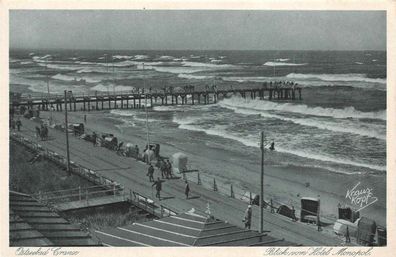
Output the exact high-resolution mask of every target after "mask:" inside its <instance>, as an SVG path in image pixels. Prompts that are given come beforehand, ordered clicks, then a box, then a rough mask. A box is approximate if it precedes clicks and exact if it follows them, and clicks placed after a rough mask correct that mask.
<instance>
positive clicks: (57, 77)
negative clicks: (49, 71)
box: [51, 73, 101, 83]
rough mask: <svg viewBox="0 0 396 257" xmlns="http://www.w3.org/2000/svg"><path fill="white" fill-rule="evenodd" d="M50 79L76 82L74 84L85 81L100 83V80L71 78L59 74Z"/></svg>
mask: <svg viewBox="0 0 396 257" xmlns="http://www.w3.org/2000/svg"><path fill="white" fill-rule="evenodd" d="M51 78H53V79H57V80H62V81H76V82H79V81H85V82H88V83H98V82H100V81H101V80H98V79H93V78H90V77H72V76H68V75H63V74H59V73H58V74H56V75H54V76H52V77H51Z"/></svg>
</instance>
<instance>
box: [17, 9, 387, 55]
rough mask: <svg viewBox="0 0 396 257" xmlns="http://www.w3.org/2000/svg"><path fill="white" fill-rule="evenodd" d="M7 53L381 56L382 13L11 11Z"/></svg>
mask: <svg viewBox="0 0 396 257" xmlns="http://www.w3.org/2000/svg"><path fill="white" fill-rule="evenodd" d="M10 47H11V48H29V49H30V48H64V49H114V50H121V49H132V50H143V49H144V50H155V49H159V50H176V49H196V50H209V49H211V50H212V49H213V50H385V49H386V13H385V12H383V11H369V12H367V11H365V12H363V11H353V12H350V11H209V10H207V11H204V10H194V11H193V10H189V11H169V10H168V11H165V10H156V11H153V10H124V11H115V10H107V11H103V10H91V11H81V10H68V11H63V10H62V11H56V10H45V11H43V10H13V11H10Z"/></svg>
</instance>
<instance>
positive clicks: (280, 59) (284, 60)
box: [275, 58, 290, 62]
mask: <svg viewBox="0 0 396 257" xmlns="http://www.w3.org/2000/svg"><path fill="white" fill-rule="evenodd" d="M275 61H277V62H287V61H290V59H288V58H279V59H275Z"/></svg>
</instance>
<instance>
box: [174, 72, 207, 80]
mask: <svg viewBox="0 0 396 257" xmlns="http://www.w3.org/2000/svg"><path fill="white" fill-rule="evenodd" d="M178 77H179V78H183V79H211V78H213V76H203V75H202V76H200V75H191V74H184V73H181V74H179V75H178Z"/></svg>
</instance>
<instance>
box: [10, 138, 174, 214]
mask: <svg viewBox="0 0 396 257" xmlns="http://www.w3.org/2000/svg"><path fill="white" fill-rule="evenodd" d="M10 138H11V140H13V141H15V142H17V143H20V144H21V145H24V146H25V147H27V148H28V149H30V150H31V151H33V152H35V153H37V154H40V155H42V156H43V157H44V158H46V159H48V160H50V161H54V162H55V163H56V164H58V165H61V166H63V167H66V165H67V161H66V157H64V156H62V155H59V154H57V153H55V152H53V151H51V150H49V149H46V148H44V147H43V146H42V145H40V144H38V143H35V142H33V141H32V140H29V139H28V138H25V137H23V136H21V135H19V134H17V133H15V132H13V133H11V134H10ZM72 164H73V165H72V167H71V172H72V173H74V174H76V175H79V176H81V177H84V178H86V179H87V180H89V181H91V182H93V183H94V184H95V185H96V186H93V187H91V188H86V189H87V190H88V189H95V188H104V190H97V191H94V192H90V193H88V191H87V190H86V191H85V195H84V193H83V192H78V193H77V192H76V193H73V191H74V190H77V188H74V189H67V190H65V191H63V190H59V191H52V192H48V194H42V193H40V192H39V193H38V194H36V197H37V199H39V200H42V201H44V202H46V201H47V202H48V204H49V205H50V206H52V204H51V203H50V202H51V200H57V201H59V200H66V201H67V200H68V199H70V197H78V199H80V197H81V199H83V198H84V197H85V199H89V198H90V197H92V196H93V195H96V194H98V195H103V194H104V193H113V195H116V194H122V195H124V197H125V199H126V200H127V201H129V202H130V203H131V204H133V205H135V206H137V207H139V208H142V209H144V210H145V211H147V212H149V213H151V214H152V215H154V216H157V217H164V216H171V215H176V214H177V213H178V211H176V210H173V209H172V208H170V207H168V206H166V205H165V204H159V203H156V202H155V201H154V200H152V199H151V198H150V197H147V196H144V195H143V194H140V193H138V192H135V191H133V190H132V189H130V188H126V187H124V186H123V185H121V184H120V183H117V182H115V181H113V180H111V179H109V178H107V177H105V176H102V175H99V174H98V173H96V172H95V171H94V170H91V169H88V168H85V167H83V166H81V165H79V164H75V163H72ZM127 191H129V192H130V193H129V195H127V194H126V192H127ZM65 192H68V194H65V195H60V196H50V195H51V194H62V193H65ZM87 194H88V195H87Z"/></svg>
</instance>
